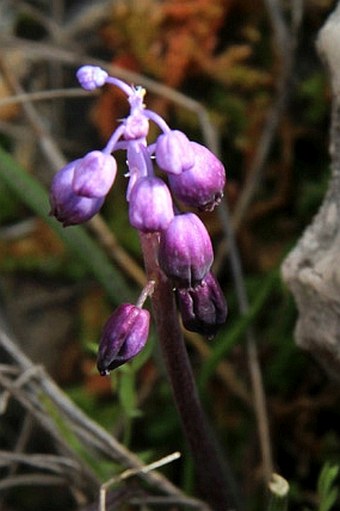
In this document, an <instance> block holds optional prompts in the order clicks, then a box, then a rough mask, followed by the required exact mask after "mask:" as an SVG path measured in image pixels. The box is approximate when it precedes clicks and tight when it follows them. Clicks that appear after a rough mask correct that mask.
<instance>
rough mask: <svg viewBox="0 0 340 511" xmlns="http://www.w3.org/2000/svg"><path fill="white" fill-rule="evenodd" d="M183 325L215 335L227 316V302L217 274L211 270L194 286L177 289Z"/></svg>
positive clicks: (194, 330) (201, 332)
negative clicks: (216, 276)
mask: <svg viewBox="0 0 340 511" xmlns="http://www.w3.org/2000/svg"><path fill="white" fill-rule="evenodd" d="M177 298H178V306H179V310H180V312H181V316H182V321H183V325H184V327H185V328H186V329H187V330H190V331H191V332H198V333H200V334H203V335H207V336H208V337H211V338H212V337H213V336H214V335H215V334H216V332H217V330H218V328H219V327H220V326H221V325H222V324H223V323H224V322H225V320H226V317H227V304H226V301H225V299H224V296H223V293H222V290H221V288H220V285H219V283H218V282H217V280H216V278H215V276H214V275H213V274H212V273H211V272H209V273H208V274H207V275H206V276H205V278H204V279H203V280H202V281H201V282H200V283H199V284H197V285H196V286H195V287H193V288H186V289H185V288H183V289H177Z"/></svg>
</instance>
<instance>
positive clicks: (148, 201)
mask: <svg viewBox="0 0 340 511" xmlns="http://www.w3.org/2000/svg"><path fill="white" fill-rule="evenodd" d="M173 217H174V212H173V205H172V198H171V194H170V191H169V188H168V187H167V185H166V184H165V183H164V181H162V180H161V179H160V178H158V177H142V178H140V179H138V181H137V182H136V184H135V185H134V186H133V188H132V191H131V194H130V202H129V219H130V224H131V225H132V226H133V227H135V229H138V230H139V231H142V232H157V231H164V230H165V229H167V227H168V225H169V223H170V222H171V220H172V219H173Z"/></svg>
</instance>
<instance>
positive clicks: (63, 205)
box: [50, 159, 104, 227]
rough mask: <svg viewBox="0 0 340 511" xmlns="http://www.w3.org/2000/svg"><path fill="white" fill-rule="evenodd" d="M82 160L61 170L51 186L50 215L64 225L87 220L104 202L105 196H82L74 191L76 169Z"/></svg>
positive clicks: (73, 162)
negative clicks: (73, 183)
mask: <svg viewBox="0 0 340 511" xmlns="http://www.w3.org/2000/svg"><path fill="white" fill-rule="evenodd" d="M80 161H81V160H80V159H79V160H75V161H72V162H71V163H69V164H68V165H66V166H65V167H63V168H62V169H61V170H59V172H57V173H56V174H55V176H54V177H53V180H52V184H51V187H50V204H51V211H50V215H54V216H55V217H56V219H57V220H59V222H62V224H63V226H64V227H66V226H68V225H76V224H81V223H83V222H86V221H87V220H89V219H90V218H92V217H93V216H94V215H95V214H96V213H98V211H99V210H100V208H101V207H102V205H103V203H104V197H98V198H88V197H81V196H79V195H77V194H76V193H75V192H74V191H73V188H72V182H73V177H74V170H75V168H76V166H77V165H78V164H79V162H80Z"/></svg>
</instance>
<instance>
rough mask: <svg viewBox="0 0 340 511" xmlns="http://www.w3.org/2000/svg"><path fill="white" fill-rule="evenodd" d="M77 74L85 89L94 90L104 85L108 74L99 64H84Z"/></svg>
mask: <svg viewBox="0 0 340 511" xmlns="http://www.w3.org/2000/svg"><path fill="white" fill-rule="evenodd" d="M76 76H77V79H78V82H79V83H80V85H81V86H82V88H83V89H85V90H89V91H92V90H95V89H97V87H102V86H103V85H104V83H105V81H106V78H107V77H108V74H107V72H106V71H104V69H102V68H100V67H98V66H82V67H80V68H79V69H78V71H77V74H76Z"/></svg>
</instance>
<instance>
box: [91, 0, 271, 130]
mask: <svg viewBox="0 0 340 511" xmlns="http://www.w3.org/2000/svg"><path fill="white" fill-rule="evenodd" d="M236 4H237V3H236ZM236 4H235V1H234V0H165V1H164V2H155V1H153V0H139V1H138V2H137V1H132V2H129V3H127V2H118V3H115V4H114V6H113V7H112V17H111V19H110V20H109V22H108V24H107V25H106V27H105V28H104V29H102V33H101V35H102V37H103V40H104V42H105V45H106V46H107V48H109V49H110V50H111V51H112V53H113V54H114V57H113V63H114V64H116V65H121V66H122V67H125V68H127V69H130V70H133V71H137V72H141V73H145V74H148V75H150V76H152V77H154V78H155V79H157V80H159V81H160V82H162V83H164V84H166V85H168V86H170V87H173V88H176V89H179V88H180V87H181V85H182V84H183V82H184V80H185V79H186V78H187V77H189V76H190V78H195V77H199V76H208V77H210V78H211V79H213V80H217V81H220V82H222V83H225V84H228V85H230V84H231V83H233V82H235V83H237V84H239V83H240V82H242V83H243V82H244V83H245V84H247V83H248V82H249V81H250V82H251V83H252V84H254V83H262V84H263V83H264V82H266V81H267V80H268V77H267V76H266V75H265V74H264V73H261V72H260V71H256V70H254V69H251V68H250V67H249V66H245V65H244V63H245V61H246V60H247V59H249V57H250V56H251V54H252V48H251V46H250V45H249V44H242V45H232V46H230V47H228V48H226V49H223V50H222V51H219V52H217V50H218V44H219V42H220V32H221V30H222V28H223V26H224V25H225V23H226V20H227V18H228V15H229V14H230V11H231V10H232V8H233V7H235V5H236ZM114 94H115V95H116V91H114ZM148 106H149V108H154V107H155V105H154V104H152V100H151V102H150V100H149V102H148ZM168 107H169V104H168V101H167V100H166V99H164V98H158V99H157V111H158V113H159V114H161V115H165V116H166V115H167V112H168ZM119 116H121V112H120V111H119V107H118V100H117V99H114V97H113V94H112V91H109V90H107V91H105V92H104V93H103V95H102V96H101V98H100V100H99V101H98V104H97V107H96V110H95V112H94V120H95V123H96V126H97V127H98V129H99V131H100V133H101V135H102V136H103V138H107V137H108V136H109V135H110V133H111V131H112V121H113V119H115V118H117V117H119Z"/></svg>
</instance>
